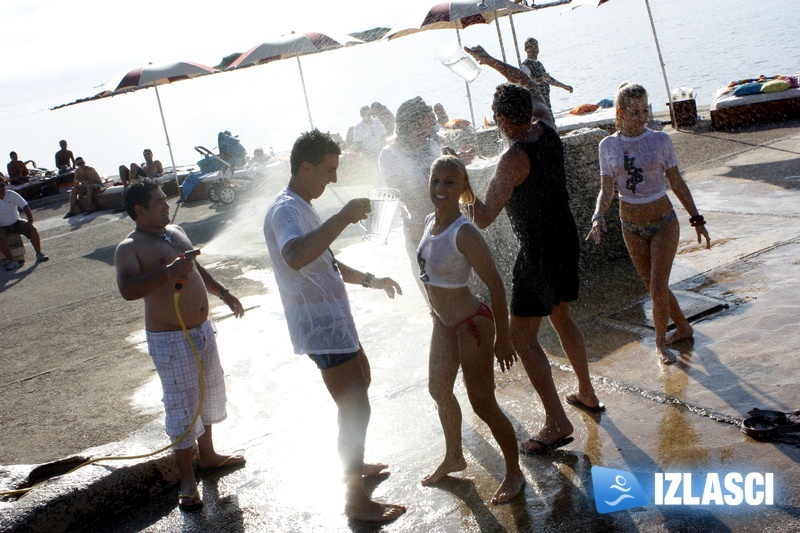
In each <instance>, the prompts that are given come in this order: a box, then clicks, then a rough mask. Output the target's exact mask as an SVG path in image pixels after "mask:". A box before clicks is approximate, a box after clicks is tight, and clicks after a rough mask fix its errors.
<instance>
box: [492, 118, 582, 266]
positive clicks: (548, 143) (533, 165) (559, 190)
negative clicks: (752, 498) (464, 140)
mask: <svg viewBox="0 0 800 533" xmlns="http://www.w3.org/2000/svg"><path fill="white" fill-rule="evenodd" d="M539 124H541V126H542V127H543V128H544V131H543V133H542V136H541V137H539V139H537V140H536V141H534V142H517V143H514V147H517V148H520V149H522V150H524V151H525V153H526V154H527V155H528V159H529V160H530V172H529V173H528V177H527V178H525V181H523V182H522V183H521V184H519V185H517V187H516V188H514V192H513V193H512V194H511V198H510V199H509V201H508V204H507V205H506V213H507V214H508V218H509V220H510V221H511V227H512V228H513V230H514V233H516V234H517V238H518V239H519V241H520V245H521V246H522V248H523V249H531V247H533V249H539V250H541V251H542V252H544V251H547V250H548V249H552V247H553V246H559V245H561V246H563V245H565V244H567V243H570V244H569V245H568V246H572V245H573V244H574V242H577V240H576V239H577V231H578V230H577V227H576V226H575V219H574V218H573V217H572V212H571V211H570V208H569V194H568V192H567V177H566V171H565V170H564V146H563V145H562V144H561V138H560V137H559V136H558V133H556V132H555V131H554V130H553V129H552V128H551V127H550V126H548V125H547V124H545V123H543V122H541V121H540V122H539ZM559 243H560V244H559Z"/></svg>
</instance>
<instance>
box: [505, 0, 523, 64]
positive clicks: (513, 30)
mask: <svg viewBox="0 0 800 533" xmlns="http://www.w3.org/2000/svg"><path fill="white" fill-rule="evenodd" d="M508 22H509V24H511V37H513V38H514V51H515V52H516V53H517V66H518V67H520V68H522V58H521V57H520V56H519V43H518V42H517V29H516V28H515V27H514V19H513V18H512V17H511V10H510V9H509V10H508Z"/></svg>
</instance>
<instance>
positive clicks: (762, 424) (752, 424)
mask: <svg viewBox="0 0 800 533" xmlns="http://www.w3.org/2000/svg"><path fill="white" fill-rule="evenodd" d="M747 414H748V415H750V418H745V419H744V420H742V433H744V434H745V435H748V436H750V437H753V438H755V439H762V440H767V439H772V438H775V437H778V436H780V435H785V434H787V433H800V411H795V412H793V413H784V412H781V411H767V410H764V409H753V410H752V411H749V412H748V413H747Z"/></svg>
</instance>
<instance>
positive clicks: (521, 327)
mask: <svg viewBox="0 0 800 533" xmlns="http://www.w3.org/2000/svg"><path fill="white" fill-rule="evenodd" d="M492 110H493V111H494V118H495V122H496V123H497V125H498V128H499V129H500V131H501V132H502V133H503V135H505V136H506V137H507V138H508V141H509V144H510V148H509V149H508V150H507V151H506V152H505V153H504V154H503V155H502V156H501V158H500V161H499V162H498V165H497V170H495V174H494V176H492V179H491V180H490V181H489V186H488V188H487V191H486V200H485V202H481V201H480V200H477V201H476V202H475V224H476V225H477V226H478V227H480V228H485V227H486V226H488V225H489V224H491V223H492V222H493V221H494V219H495V218H496V217H497V216H498V215H499V214H500V211H502V209H503V208H504V207H505V208H506V212H507V214H508V217H509V219H510V221H511V226H512V229H513V230H514V233H515V234H516V236H517V239H518V240H519V244H520V251H519V254H518V255H517V260H516V263H515V265H514V277H513V288H512V296H511V321H510V331H511V342H512V343H513V345H514V349H515V351H516V352H517V354H518V355H519V357H520V359H521V360H522V362H523V365H524V366H525V371H526V372H527V373H528V377H529V379H530V380H531V383H532V384H533V386H534V388H535V389H536V392H537V393H538V394H539V397H540V398H541V400H542V404H543V406H544V409H545V422H544V426H543V427H542V428H541V430H539V432H538V433H536V434H535V436H534V437H533V438H532V439H530V440H528V441H527V442H524V443H523V444H522V450H523V451H525V452H527V453H532V454H537V453H546V452H548V451H551V450H553V449H555V448H558V447H561V446H564V445H565V444H569V443H570V442H572V440H573V438H572V437H571V436H570V435H571V434H572V429H573V428H572V424H571V423H570V421H569V419H568V418H567V415H566V413H565V411H564V407H563V406H562V404H561V401H560V399H559V397H558V391H557V390H556V387H555V384H554V382H553V376H552V372H551V369H550V364H549V361H548V360H547V355H545V353H544V350H543V349H542V347H541V345H540V344H539V341H538V333H539V327H540V325H541V321H542V318H543V317H545V316H547V317H548V318H549V319H550V323H551V324H552V325H553V328H554V329H555V330H556V333H558V337H559V340H560V341H561V346H562V348H563V349H564V352H565V353H566V354H567V357H568V358H569V361H570V364H571V365H572V368H573V369H574V370H575V375H576V376H577V378H578V391H577V392H575V393H573V394H569V395H567V397H566V398H565V401H566V402H567V403H569V404H572V405H574V406H576V407H578V408H581V409H584V410H587V411H591V412H599V411H602V410H604V409H605V406H603V404H602V403H600V401H599V400H598V398H597V396H596V395H595V392H594V388H593V387H592V383H591V380H590V376H589V365H588V362H587V357H586V346H585V342H584V339H583V335H582V334H581V331H580V329H579V328H578V325H577V324H576V323H575V321H574V319H573V318H572V315H571V314H570V309H569V302H571V301H574V300H577V298H578V286H579V281H578V258H579V255H580V241H579V237H578V232H577V228H576V226H575V220H574V219H573V217H572V213H571V212H570V209H569V196H568V194H567V188H566V173H565V170H564V150H563V146H562V144H561V139H560V138H559V136H558V134H557V133H556V132H555V130H553V128H552V127H550V126H549V125H548V124H546V123H545V122H543V121H541V120H536V121H534V122H533V123H531V118H532V114H533V110H532V104H531V95H530V93H529V92H528V90H527V89H525V88H524V87H521V86H519V85H513V84H508V83H507V84H503V85H500V86H498V87H497V91H496V92H495V96H494V103H493V105H492Z"/></svg>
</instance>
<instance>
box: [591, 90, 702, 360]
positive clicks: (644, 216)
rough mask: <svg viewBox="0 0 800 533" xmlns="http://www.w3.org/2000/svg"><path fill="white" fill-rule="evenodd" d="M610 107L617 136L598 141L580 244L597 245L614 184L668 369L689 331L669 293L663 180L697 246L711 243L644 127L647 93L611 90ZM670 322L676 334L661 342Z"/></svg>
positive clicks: (658, 138)
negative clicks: (591, 208)
mask: <svg viewBox="0 0 800 533" xmlns="http://www.w3.org/2000/svg"><path fill="white" fill-rule="evenodd" d="M615 106H616V110H617V116H616V122H617V132H616V133H614V134H613V135H610V136H608V137H606V138H605V139H603V140H602V141H601V142H600V179H601V181H602V185H601V189H600V194H599V195H598V197H597V206H596V208H595V213H594V215H592V229H591V231H590V232H589V235H588V236H587V237H586V239H587V240H589V239H594V242H595V243H597V244H600V241H601V239H602V234H603V233H604V232H605V231H606V223H605V220H604V218H603V216H604V214H605V212H606V211H607V210H608V208H609V206H610V205H611V201H612V199H613V195H614V186H615V184H616V187H617V190H618V191H619V199H620V202H619V215H620V219H621V221H622V236H623V238H624V239H625V245H626V246H627V247H628V253H630V256H631V260H632V261H633V264H634V266H635V267H636V270H637V272H638V273H639V275H640V276H641V278H642V280H643V281H644V284H645V286H646V287H647V289H648V291H649V292H650V296H651V297H652V298H653V324H654V325H655V330H656V353H657V355H658V357H659V360H660V361H661V362H662V363H663V364H665V365H670V364H672V363H674V362H676V361H677V358H676V357H675V354H674V353H673V352H671V351H670V350H669V348H668V346H669V345H670V344H673V343H675V342H677V341H679V340H682V339H689V338H691V337H692V335H693V331H692V326H691V325H689V321H688V320H686V316H684V314H683V311H681V308H680V306H679V305H678V301H677V300H676V299H675V295H674V294H673V293H672V291H671V290H670V289H669V275H670V271H671V270H672V262H673V260H674V259H675V254H676V252H677V250H678V239H679V238H680V226H679V225H678V219H677V215H676V214H675V211H674V209H673V208H672V203H671V202H670V200H669V197H667V192H666V189H665V187H664V178H666V180H667V181H669V184H670V188H671V189H672V192H673V193H674V194H675V196H676V197H677V198H678V200H679V201H680V202H681V204H682V205H683V207H684V209H686V211H687V212H688V213H689V216H690V218H689V223H690V224H691V225H692V227H694V229H695V231H696V232H697V242H698V243H702V241H703V239H705V241H706V248H711V240H710V239H709V236H708V231H707V230H706V227H705V219H704V218H703V216H702V215H700V213H699V212H698V210H697V207H696V206H695V204H694V200H693V198H692V193H691V192H690V191H689V187H688V186H687V185H686V182H685V181H684V179H683V177H682V176H681V173H680V171H679V170H678V160H677V158H676V157H675V150H674V149H673V147H672V140H671V139H670V137H669V135H667V134H666V133H663V132H656V131H653V130H651V129H649V128H648V127H647V119H648V102H647V91H645V89H644V87H642V86H641V85H635V84H632V85H628V84H623V85H622V86H620V88H619V90H618V91H617V96H616V100H615ZM670 318H672V321H673V322H674V323H675V326H676V329H675V331H674V332H673V333H672V334H671V335H670V336H669V337H667V324H668V321H669V319H670Z"/></svg>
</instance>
